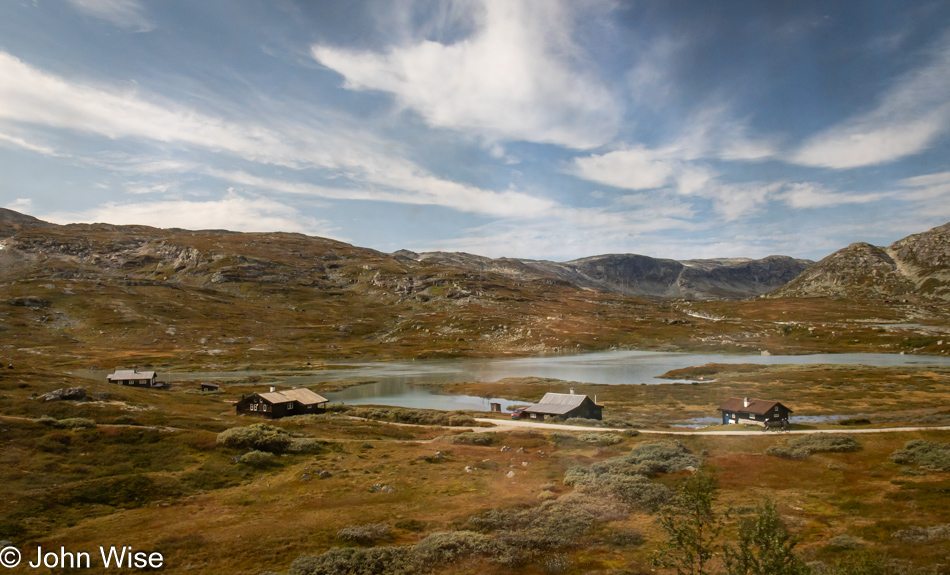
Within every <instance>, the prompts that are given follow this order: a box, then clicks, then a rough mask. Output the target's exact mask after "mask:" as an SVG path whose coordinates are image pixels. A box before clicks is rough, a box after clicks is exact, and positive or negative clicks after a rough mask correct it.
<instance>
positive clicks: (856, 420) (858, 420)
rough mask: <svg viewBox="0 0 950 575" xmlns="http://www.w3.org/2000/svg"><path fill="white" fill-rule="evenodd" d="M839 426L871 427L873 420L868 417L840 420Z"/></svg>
mask: <svg viewBox="0 0 950 575" xmlns="http://www.w3.org/2000/svg"><path fill="white" fill-rule="evenodd" d="M838 425H871V420H870V419H868V418H866V417H850V418H848V419H841V420H839V421H838Z"/></svg>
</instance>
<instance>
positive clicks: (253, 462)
mask: <svg viewBox="0 0 950 575" xmlns="http://www.w3.org/2000/svg"><path fill="white" fill-rule="evenodd" d="M238 461H240V462H241V463H243V464H245V465H250V466H251V467H267V466H268V465H271V464H272V463H274V454H273V453H268V452H266V451H248V452H247V453H245V454H244V455H242V456H241V459H239V460H238Z"/></svg>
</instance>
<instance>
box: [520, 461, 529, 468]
mask: <svg viewBox="0 0 950 575" xmlns="http://www.w3.org/2000/svg"><path fill="white" fill-rule="evenodd" d="M529 465H531V462H530V461H522V462H521V467H528V466H529Z"/></svg>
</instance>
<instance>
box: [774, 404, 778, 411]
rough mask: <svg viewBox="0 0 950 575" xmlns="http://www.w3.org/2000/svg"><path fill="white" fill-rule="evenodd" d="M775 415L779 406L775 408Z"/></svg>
mask: <svg viewBox="0 0 950 575" xmlns="http://www.w3.org/2000/svg"><path fill="white" fill-rule="evenodd" d="M775 413H778V406H777V405H776V406H775Z"/></svg>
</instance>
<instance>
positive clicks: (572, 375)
mask: <svg viewBox="0 0 950 575" xmlns="http://www.w3.org/2000/svg"><path fill="white" fill-rule="evenodd" d="M707 363H754V364H759V365H775V364H783V363H788V364H796V365H809V364H819V363H833V364H842V365H869V366H875V367H890V366H900V365H935V366H950V357H940V356H929V355H927V356H924V355H900V354H885V353H837V354H813V355H768V356H765V355H734V354H728V355H727V354H714V353H710V354H704V353H676V352H660V351H606V352H598V353H589V354H583V355H561V356H547V357H529V358H516V359H438V360H418V361H413V360H398V361H387V362H347V363H340V364H334V365H333V367H334V369H327V370H319V371H301V372H282V374H283V375H280V376H272V375H271V374H270V373H268V372H266V371H225V372H221V371H217V372H188V373H168V372H161V373H159V379H161V380H164V381H181V380H195V379H206V380H213V379H233V378H243V377H247V376H249V375H261V376H264V377H267V378H268V379H276V380H278V381H277V385H290V386H295V385H308V384H313V383H322V382H328V381H340V380H352V379H366V380H372V381H374V382H375V383H368V384H364V385H358V386H354V387H350V388H347V389H344V390H342V391H339V392H332V393H325V394H323V395H324V396H325V397H326V398H327V399H329V400H331V401H334V402H336V401H342V402H344V403H346V404H348V405H366V404H372V405H391V406H400V407H417V408H427V409H442V410H455V409H476V410H482V411H488V409H489V406H488V403H489V400H488V399H485V398H481V397H473V396H462V395H452V394H446V393H441V390H439V389H433V388H430V387H424V386H417V385H410V384H412V383H453V382H463V381H482V382H493V381H498V380H499V379H504V378H506V377H550V378H555V379H562V380H567V381H580V382H586V383H602V384H607V385H622V384H640V383H646V384H663V383H672V382H673V380H668V379H662V378H660V377H659V376H660V375H663V374H664V373H666V372H668V371H670V370H673V369H681V368H684V367H690V366H695V365H704V364H707ZM73 373H74V374H76V375H80V376H84V377H90V378H94V379H105V376H106V374H107V373H110V372H109V371H106V370H76V371H74V372H73ZM491 401H498V402H499V403H501V404H502V408H503V409H504V408H505V407H507V406H508V405H511V404H513V403H517V402H510V401H507V400H504V399H501V398H495V399H492V400H491ZM519 404H520V403H519Z"/></svg>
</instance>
